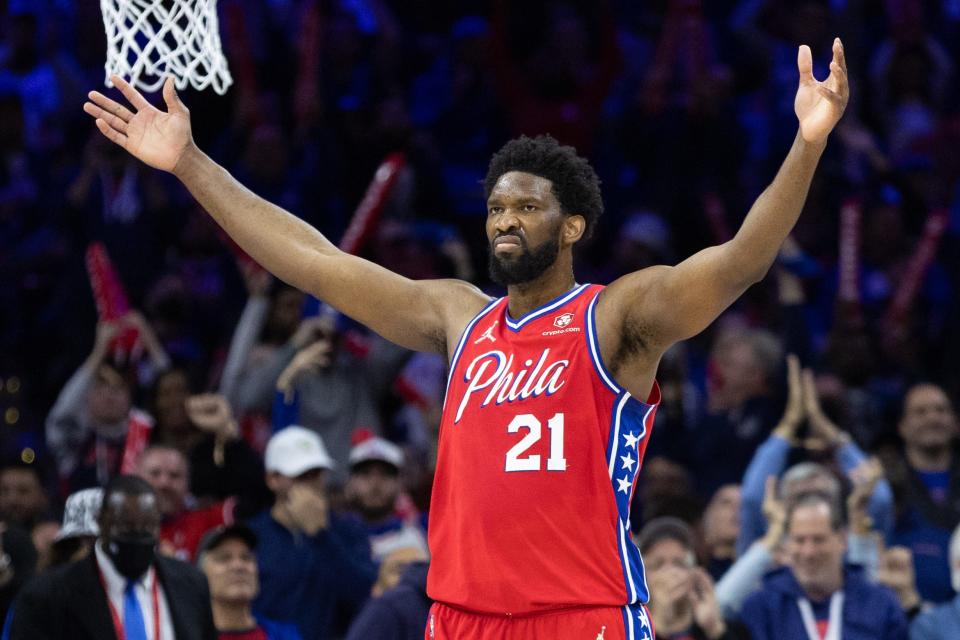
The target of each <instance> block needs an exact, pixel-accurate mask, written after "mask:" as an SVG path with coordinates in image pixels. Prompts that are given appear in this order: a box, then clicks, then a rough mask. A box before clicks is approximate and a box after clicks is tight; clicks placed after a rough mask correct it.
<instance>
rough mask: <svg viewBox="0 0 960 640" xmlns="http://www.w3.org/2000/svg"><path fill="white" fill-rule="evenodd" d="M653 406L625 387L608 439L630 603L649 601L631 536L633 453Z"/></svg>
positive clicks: (635, 460)
mask: <svg viewBox="0 0 960 640" xmlns="http://www.w3.org/2000/svg"><path fill="white" fill-rule="evenodd" d="M653 409H654V406H653V405H648V404H644V403H642V402H639V401H638V400H637V399H636V398H634V397H633V396H631V395H630V393H629V392H627V391H624V392H623V393H622V394H621V395H620V396H618V397H617V400H616V402H615V404H614V407H613V415H611V417H610V423H611V424H610V437H609V440H608V442H607V468H608V471H609V474H610V484H611V488H612V489H613V495H614V498H615V499H616V502H617V515H618V518H617V538H618V539H617V547H618V549H619V551H620V564H621V566H622V569H623V579H624V582H625V584H626V588H627V597H628V598H629V602H630V603H631V604H633V603H637V602H646V601H647V600H648V599H649V597H650V592H649V589H648V588H647V581H646V573H645V570H644V567H643V560H642V559H641V558H640V551H639V550H638V549H637V546H636V545H635V544H634V543H633V540H631V539H630V498H631V497H632V496H633V484H634V482H635V481H636V479H637V474H638V472H639V471H640V459H639V456H638V455H636V456H635V455H634V454H637V453H638V452H639V450H640V445H639V443H640V442H642V441H643V439H644V438H646V437H647V434H648V430H647V419H648V417H649V416H650V414H651V413H652V412H653Z"/></svg>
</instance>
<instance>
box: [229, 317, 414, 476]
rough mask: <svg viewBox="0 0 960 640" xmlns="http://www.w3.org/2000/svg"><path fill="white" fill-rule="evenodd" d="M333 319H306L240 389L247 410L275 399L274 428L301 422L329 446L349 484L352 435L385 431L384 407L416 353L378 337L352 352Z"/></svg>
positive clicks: (337, 473) (338, 473) (335, 474)
mask: <svg viewBox="0 0 960 640" xmlns="http://www.w3.org/2000/svg"><path fill="white" fill-rule="evenodd" d="M344 341H345V336H344V334H342V333H341V332H339V331H337V330H336V327H335V320H334V318H333V317H332V316H326V315H324V316H315V317H309V318H305V319H304V320H303V321H302V322H301V323H300V327H299V328H298V329H297V331H296V333H294V335H293V337H292V338H290V340H289V342H288V343H287V344H286V345H285V346H283V347H281V348H280V349H279V350H277V352H276V353H275V354H274V356H273V357H272V358H271V359H270V361H269V362H267V363H266V364H265V365H264V366H263V367H261V368H260V369H259V370H258V371H257V372H256V377H250V378H248V379H247V381H246V383H245V384H244V385H243V386H242V387H241V390H240V393H241V396H242V397H244V398H245V400H244V402H243V403H242V404H241V406H242V407H245V408H247V409H250V408H266V407H267V406H269V404H270V400H271V399H274V398H275V400H276V401H275V403H274V405H273V406H274V408H273V421H274V426H275V427H277V428H279V427H283V426H286V425H288V424H300V425H303V426H305V427H307V428H308V429H312V430H314V431H316V432H317V433H318V434H319V435H320V437H322V438H323V442H324V444H326V445H327V446H328V447H329V448H330V455H331V457H332V458H333V460H335V461H336V463H337V466H338V468H337V469H334V470H333V472H332V479H333V480H334V481H335V482H336V483H337V484H343V482H344V481H346V474H345V473H344V471H345V470H346V468H347V459H348V457H349V454H350V434H351V433H352V432H353V429H354V427H356V426H357V425H364V426H366V427H368V428H370V429H372V430H373V431H374V432H376V433H379V432H380V431H381V430H382V429H381V422H382V421H381V418H380V410H379V406H380V403H381V402H382V401H383V400H384V398H385V397H386V395H387V393H388V392H389V391H390V388H391V384H392V383H393V381H394V380H395V379H396V377H397V374H399V373H400V370H401V369H402V368H403V366H404V364H406V362H407V360H408V359H409V358H410V356H411V355H412V353H411V352H410V351H407V350H406V349H402V348H400V347H398V346H396V345H394V344H393V343H390V342H387V341H386V340H384V339H382V338H380V337H378V336H375V337H373V338H371V341H370V346H369V349H366V348H364V350H365V351H366V353H359V351H360V350H359V349H348V348H346V345H345V344H344Z"/></svg>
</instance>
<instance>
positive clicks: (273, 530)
mask: <svg viewBox="0 0 960 640" xmlns="http://www.w3.org/2000/svg"><path fill="white" fill-rule="evenodd" d="M264 467H265V469H266V473H267V486H268V487H269V488H270V490H271V491H272V492H273V494H274V496H275V503H274V505H273V507H272V508H271V509H270V510H268V511H265V512H263V513H261V514H260V515H258V516H257V517H255V518H253V519H252V520H251V521H250V522H249V525H250V528H251V529H252V530H253V532H254V533H255V534H256V536H257V540H258V544H257V565H258V566H259V568H260V582H261V587H262V588H261V590H260V595H259V596H257V599H256V600H255V601H254V611H256V612H257V614H260V615H264V616H267V617H269V618H272V619H274V620H288V621H291V622H295V623H296V625H297V628H298V629H299V631H300V635H301V636H303V637H304V638H316V639H317V640H323V639H324V638H330V637H334V636H333V634H334V633H335V629H334V627H335V618H334V614H335V612H337V611H344V610H346V611H348V612H349V613H350V614H353V613H355V612H356V611H358V610H359V609H360V607H361V606H362V605H363V603H364V601H365V600H366V599H367V597H368V596H369V594H370V587H371V586H372V585H373V583H374V580H375V578H376V569H375V567H374V565H373V562H372V561H371V559H370V544H369V542H368V540H367V535H366V532H365V531H364V529H363V526H362V525H361V524H360V523H359V522H355V521H353V520H351V519H349V518H346V517H343V516H340V515H338V514H336V513H333V512H332V511H331V510H330V506H329V499H328V496H327V489H326V474H327V472H328V471H329V470H330V469H331V468H332V467H333V460H332V459H331V458H330V455H329V454H328V453H327V450H326V447H325V446H324V444H323V441H322V440H321V439H320V436H318V435H317V434H316V433H314V432H313V431H311V430H309V429H305V428H303V427H299V426H290V427H287V428H286V429H283V430H281V431H278V432H277V433H276V434H275V435H274V436H273V437H272V438H271V439H270V442H269V443H267V450H266V453H265V459H264Z"/></svg>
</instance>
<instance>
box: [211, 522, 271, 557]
mask: <svg viewBox="0 0 960 640" xmlns="http://www.w3.org/2000/svg"><path fill="white" fill-rule="evenodd" d="M227 540H241V541H243V542H244V543H246V545H247V546H248V547H250V550H251V551H252V550H253V549H256V548H257V534H255V533H254V532H253V529H251V528H250V527H248V526H247V525H245V524H240V523H237V524H231V525H220V526H219V527H216V528H214V529H211V530H210V531H207V532H206V533H205V534H204V536H203V538H201V539H200V545H199V546H198V547H197V562H199V561H200V557H201V556H203V554H205V553H206V552H208V551H213V550H214V549H216V548H217V547H219V546H220V545H221V544H223V543H224V542H226V541H227Z"/></svg>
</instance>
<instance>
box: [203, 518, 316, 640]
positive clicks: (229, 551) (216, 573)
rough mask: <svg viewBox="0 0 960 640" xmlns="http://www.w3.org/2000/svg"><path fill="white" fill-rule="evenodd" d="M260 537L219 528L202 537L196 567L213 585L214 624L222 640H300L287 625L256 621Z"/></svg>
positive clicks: (247, 531) (236, 527)
mask: <svg viewBox="0 0 960 640" xmlns="http://www.w3.org/2000/svg"><path fill="white" fill-rule="evenodd" d="M256 548H257V537H256V535H254V533H253V531H251V530H250V529H249V528H248V527H246V526H244V525H242V524H235V525H232V526H229V527H218V528H216V529H213V530H211V531H209V532H207V534H206V535H205V536H204V537H203V540H202V541H201V542H200V546H199V548H198V550H197V566H199V567H200V570H201V571H203V574H204V575H205V576H206V577H207V583H208V584H209V585H210V604H211V606H212V608H213V622H214V624H215V625H216V627H217V632H218V633H219V638H220V640H238V639H241V640H242V639H253V640H300V638H301V636H300V633H299V632H298V631H297V628H296V627H295V626H294V625H292V624H290V623H285V622H276V621H273V620H268V619H266V618H256V617H254V615H253V611H252V609H251V604H252V603H253V600H254V598H256V597H257V592H258V591H259V590H260V578H259V574H258V572H257V558H256V555H254V551H255V550H256Z"/></svg>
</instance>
